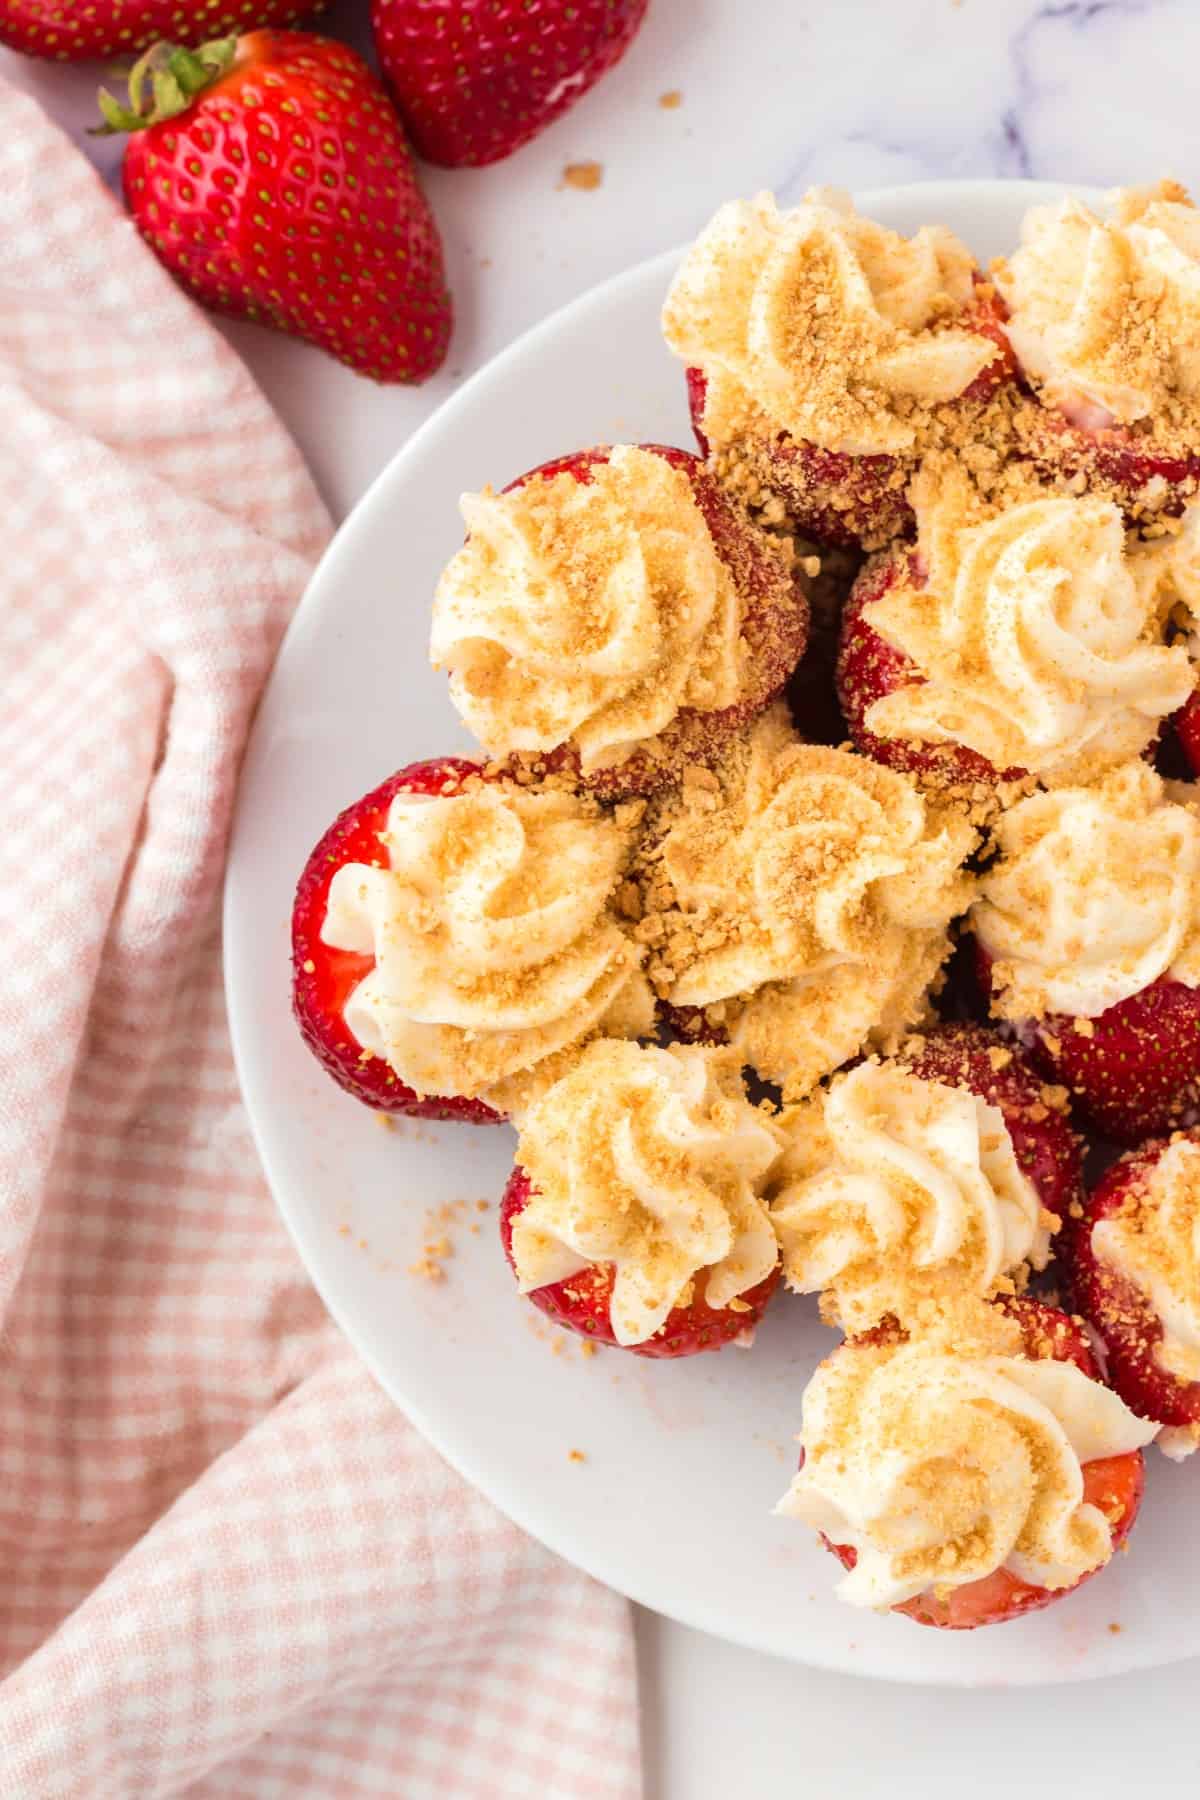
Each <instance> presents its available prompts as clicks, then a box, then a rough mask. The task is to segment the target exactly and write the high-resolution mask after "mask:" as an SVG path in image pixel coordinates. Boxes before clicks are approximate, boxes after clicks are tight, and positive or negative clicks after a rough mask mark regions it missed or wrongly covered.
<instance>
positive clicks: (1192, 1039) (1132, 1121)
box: [976, 946, 1200, 1144]
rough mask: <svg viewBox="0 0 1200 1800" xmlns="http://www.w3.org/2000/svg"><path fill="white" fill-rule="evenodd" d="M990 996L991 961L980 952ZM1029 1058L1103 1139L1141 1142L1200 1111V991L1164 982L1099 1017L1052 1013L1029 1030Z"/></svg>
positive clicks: (1186, 1121) (1030, 1024)
mask: <svg viewBox="0 0 1200 1800" xmlns="http://www.w3.org/2000/svg"><path fill="white" fill-rule="evenodd" d="M976 968H977V972H978V975H979V980H980V984H981V986H982V987H983V990H984V992H985V993H987V992H989V991H990V989H991V986H992V973H991V958H990V957H989V956H988V955H987V952H986V951H985V950H984V949H983V948H982V946H977V950H976ZM1021 1029H1022V1036H1023V1038H1024V1035H1025V1034H1026V1032H1027V1033H1028V1035H1029V1049H1030V1055H1031V1056H1032V1057H1033V1059H1034V1061H1035V1062H1036V1063H1037V1064H1038V1065H1039V1066H1040V1067H1041V1068H1042V1069H1044V1070H1045V1072H1046V1074H1047V1075H1048V1076H1049V1077H1050V1078H1051V1080H1053V1081H1056V1082H1061V1083H1062V1085H1063V1086H1064V1087H1067V1088H1069V1089H1070V1091H1071V1099H1072V1104H1073V1106H1074V1108H1075V1110H1076V1112H1077V1113H1078V1114H1079V1116H1080V1118H1081V1119H1083V1120H1084V1121H1085V1122H1086V1123H1087V1124H1089V1125H1091V1126H1092V1127H1093V1129H1094V1130H1095V1131H1097V1132H1098V1133H1099V1134H1100V1136H1101V1137H1106V1138H1111V1139H1112V1140H1113V1141H1114V1143H1118V1144H1140V1143H1142V1142H1144V1140H1145V1139H1146V1138H1148V1137H1156V1136H1158V1135H1159V1134H1160V1133H1163V1132H1168V1131H1174V1130H1176V1129H1177V1128H1178V1127H1179V1126H1187V1125H1191V1124H1192V1123H1194V1121H1195V1118H1196V1116H1197V1114H1198V1113H1200V989H1196V988H1189V987H1185V986H1184V985H1183V983H1182V982H1181V981H1172V980H1171V979H1170V977H1169V976H1165V975H1164V976H1162V977H1160V979H1159V980H1158V981H1155V982H1152V983H1151V985H1150V986H1149V987H1148V988H1144V989H1143V990H1142V992H1141V993H1140V994H1133V995H1131V996H1130V998H1129V999H1128V1000H1121V1001H1119V1002H1118V1004H1117V1005H1116V1006H1110V1007H1109V1008H1108V1010H1107V1011H1106V1012H1102V1013H1100V1014H1099V1015H1098V1017H1096V1018H1094V1019H1080V1020H1078V1021H1077V1020H1075V1019H1072V1018H1069V1017H1067V1016H1066V1015H1065V1014H1052V1015H1051V1016H1050V1017H1048V1018H1045V1019H1034V1020H1029V1021H1027V1022H1025V1023H1024V1024H1023V1025H1022V1028H1021Z"/></svg>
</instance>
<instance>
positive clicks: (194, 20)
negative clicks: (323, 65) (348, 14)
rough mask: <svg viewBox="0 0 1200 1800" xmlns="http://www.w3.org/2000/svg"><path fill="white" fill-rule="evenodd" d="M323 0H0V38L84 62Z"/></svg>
mask: <svg viewBox="0 0 1200 1800" xmlns="http://www.w3.org/2000/svg"><path fill="white" fill-rule="evenodd" d="M325 4H326V0H250V4H247V3H246V0H94V4H91V5H86V6H82V5H72V4H67V5H64V4H63V0H2V4H0V44H8V45H9V47H10V48H11V49H13V50H19V51H21V53H22V55H24V56H45V57H48V58H50V59H52V60H53V61H54V62H89V61H91V60H92V59H93V58H97V57H105V56H129V55H130V54H131V53H132V52H134V51H138V50H148V49H149V48H150V46H151V45H152V44H157V43H158V42H159V40H160V39H161V38H166V37H176V36H178V35H179V34H180V33H181V32H186V33H188V34H189V35H193V36H195V38H196V39H197V40H199V39H200V38H202V37H216V36H218V35H219V34H220V33H222V32H226V31H238V30H241V29H244V28H245V27H246V26H247V25H248V24H254V25H294V24H295V23H296V21H297V20H298V19H304V18H307V17H308V16H309V15H310V14H311V13H316V12H320V11H321V10H322V8H323V7H324V6H325Z"/></svg>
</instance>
